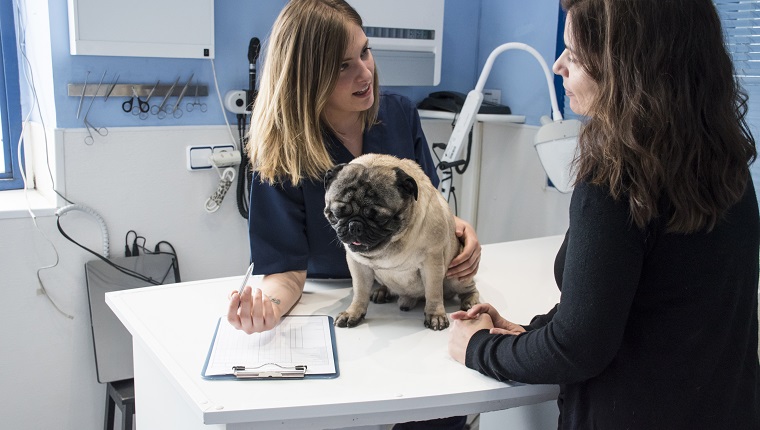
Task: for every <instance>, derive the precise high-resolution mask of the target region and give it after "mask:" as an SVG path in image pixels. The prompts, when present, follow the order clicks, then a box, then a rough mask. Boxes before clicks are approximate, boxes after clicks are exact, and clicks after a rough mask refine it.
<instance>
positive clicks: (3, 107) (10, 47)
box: [0, 1, 24, 191]
mask: <svg viewBox="0 0 760 430" xmlns="http://www.w3.org/2000/svg"><path fill="white" fill-rule="evenodd" d="M13 4H14V2H10V1H3V2H0V124H1V125H0V126H2V133H3V134H2V135H3V144H2V150H3V151H4V154H5V166H4V167H5V169H4V172H0V191H3V190H12V189H21V188H23V187H24V181H23V177H22V175H21V172H22V169H24V149H23V146H22V148H21V150H20V153H19V148H18V145H17V143H18V142H19V139H20V137H21V129H22V127H21V90H20V86H19V67H18V66H19V59H18V48H17V44H16V24H15V19H14V6H13ZM19 159H20V160H21V167H20V168H19Z"/></svg>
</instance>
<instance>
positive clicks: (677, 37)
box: [562, 0, 757, 233]
mask: <svg viewBox="0 0 760 430" xmlns="http://www.w3.org/2000/svg"><path fill="white" fill-rule="evenodd" d="M562 7H563V8H564V9H565V10H566V11H567V12H568V16H567V25H569V26H570V27H569V30H570V33H569V35H570V38H571V43H572V44H573V50H574V51H573V53H574V55H575V57H576V59H577V61H578V62H579V63H580V64H581V66H582V67H583V68H584V69H585V71H586V72H587V73H588V74H589V76H590V77H591V78H592V79H593V80H594V81H596V82H597V84H598V91H597V93H596V96H595V98H594V100H593V103H592V104H591V108H590V110H591V111H590V112H589V116H590V118H589V120H588V122H587V123H586V124H585V126H584V127H583V129H582V132H581V136H580V139H579V155H578V158H577V160H576V166H575V167H576V169H577V173H578V180H588V181H590V182H591V183H595V184H601V185H605V186H608V187H609V189H610V192H611V194H612V196H613V197H615V198H616V199H617V198H626V199H627V200H628V204H629V207H630V211H631V214H632V218H633V221H634V222H635V224H636V225H637V226H638V227H640V228H644V227H645V226H646V225H647V224H648V223H649V222H650V221H652V220H653V219H655V218H657V217H660V216H666V217H668V218H667V225H668V231H671V232H676V233H691V232H696V231H700V230H703V229H704V230H707V231H709V230H711V229H712V228H713V227H714V226H715V225H716V223H717V222H718V221H719V220H720V219H721V218H722V217H723V216H724V215H725V213H726V212H727V210H728V209H729V208H730V207H731V206H732V205H733V204H735V203H736V202H738V201H739V199H741V197H742V195H743V193H744V190H745V187H746V186H747V183H748V180H749V167H748V165H749V163H751V162H752V161H754V159H755V157H756V155H757V152H756V149H755V141H754V138H753V136H752V134H751V133H750V131H749V128H748V126H747V123H746V121H745V115H746V112H747V96H746V94H745V93H744V92H743V90H742V89H741V87H740V86H739V84H738V82H737V81H736V79H735V77H734V68H733V63H732V61H731V58H730V55H729V54H728V52H727V51H726V47H725V44H724V39H723V31H722V29H721V23H720V19H719V17H718V14H717V11H716V10H715V6H714V5H713V3H712V1H711V0H562ZM663 202H666V204H665V205H662V203H663ZM661 210H665V211H667V213H660V211H661Z"/></svg>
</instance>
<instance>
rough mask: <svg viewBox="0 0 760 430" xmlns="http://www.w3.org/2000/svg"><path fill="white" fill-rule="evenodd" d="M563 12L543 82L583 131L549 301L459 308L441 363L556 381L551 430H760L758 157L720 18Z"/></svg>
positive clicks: (661, 7)
mask: <svg viewBox="0 0 760 430" xmlns="http://www.w3.org/2000/svg"><path fill="white" fill-rule="evenodd" d="M562 6H563V7H564V8H565V10H567V23H566V27H565V35H564V38H565V44H566V47H567V48H566V49H565V51H564V52H563V53H562V55H561V56H560V57H559V59H558V60H557V62H556V63H555V64H554V72H555V73H557V74H558V75H561V76H562V78H563V82H564V87H565V92H566V95H567V97H569V99H570V106H571V107H572V109H573V111H575V112H577V113H581V114H583V115H585V116H587V117H588V121H587V122H586V123H585V125H584V127H583V129H582V132H581V135H580V140H579V155H578V158H577V160H576V167H577V172H578V178H579V179H578V181H577V183H576V186H575V191H574V194H573V196H572V202H571V204H570V228H569V229H568V231H567V234H566V236H565V241H564V243H563V244H562V246H561V248H560V250H559V253H558V254H557V257H556V262H555V277H556V280H557V284H558V285H559V287H560V288H561V290H562V296H561V299H560V303H559V305H558V306H557V307H555V308H554V309H552V310H551V311H550V312H549V313H548V314H547V315H542V316H538V317H536V318H534V319H533V321H532V322H531V324H530V325H527V326H519V325H517V324H513V323H511V322H509V321H507V320H506V319H504V318H502V317H501V316H499V313H498V312H497V311H496V310H495V309H493V308H491V307H490V306H488V305H478V306H476V307H475V308H473V309H472V310H471V312H468V313H465V312H457V313H456V314H454V315H452V317H453V318H455V319H456V320H455V321H454V324H453V327H452V328H453V329H450V330H451V332H450V344H449V347H450V348H449V349H450V353H451V355H452V356H453V357H454V358H455V359H456V360H458V361H460V362H462V363H464V364H465V365H467V366H468V367H471V368H473V369H476V370H478V371H480V372H481V373H483V374H485V375H488V376H491V377H493V378H497V379H499V380H507V379H509V380H516V381H522V382H527V383H538V384H559V385H560V388H561V393H560V396H559V399H558V405H559V410H560V418H559V428H560V429H592V428H593V429H647V430H650V429H669V430H672V429H689V430H695V429H760V379H759V376H758V373H759V372H760V371H759V370H758V366H759V365H758V349H757V342H758V320H757V294H758V207H757V200H756V197H755V191H754V187H753V184H752V180H751V178H750V174H749V170H748V163H750V162H752V161H753V160H754V159H755V156H756V150H755V142H754V139H753V137H752V135H751V134H750V132H749V130H748V128H747V124H746V122H745V113H746V109H747V107H746V100H747V98H746V96H745V95H744V94H743V92H742V91H741V90H740V88H739V87H738V86H737V83H736V81H735V79H734V76H733V73H734V71H733V66H732V62H731V58H730V57H729V54H728V53H727V52H726V49H725V47H724V42H723V32H722V31H721V25H720V20H719V18H718V14H717V13H716V10H715V6H714V5H713V3H712V1H711V0H563V1H562ZM478 314H479V316H478ZM494 327H495V328H494ZM489 329H490V331H489Z"/></svg>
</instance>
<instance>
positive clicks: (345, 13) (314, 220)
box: [227, 0, 480, 428]
mask: <svg viewBox="0 0 760 430" xmlns="http://www.w3.org/2000/svg"><path fill="white" fill-rule="evenodd" d="M263 61H264V68H263V73H262V76H261V82H260V89H259V94H258V97H257V99H256V103H255V106H254V109H253V114H252V118H251V129H250V135H249V137H250V139H249V146H248V153H249V155H250V157H251V165H252V166H253V168H254V178H253V181H252V184H251V204H250V211H249V233H250V246H251V258H252V260H253V261H254V262H255V270H254V273H256V274H263V275H265V276H264V279H263V282H262V285H261V289H257V290H256V291H255V292H252V291H251V287H246V288H245V289H244V290H243V294H242V296H238V294H237V292H234V293H232V295H231V297H230V301H229V310H228V316H227V317H228V320H229V322H230V323H231V324H232V325H233V326H234V327H236V328H238V329H240V330H243V331H245V332H246V333H253V332H261V331H266V330H269V329H271V328H273V327H274V326H276V325H277V323H278V322H279V321H280V318H281V317H282V316H283V315H284V314H286V313H287V312H288V311H289V310H290V309H291V308H292V307H293V305H294V304H295V303H296V302H297V301H298V299H299V298H300V296H301V293H302V292H303V288H304V283H305V281H306V277H307V276H308V277H310V278H349V277H350V274H349V271H348V265H347V263H346V256H345V251H344V248H343V246H342V244H341V243H340V241H339V240H338V239H337V236H336V234H335V231H334V230H333V229H332V228H331V227H330V224H329V223H328V222H327V219H326V218H325V216H324V214H323V209H324V206H325V188H324V184H323V177H324V174H325V172H326V171H327V169H329V168H330V167H332V166H333V165H335V164H338V163H348V162H350V161H351V160H352V159H354V158H355V157H357V156H359V155H361V154H365V153H384V154H392V155H395V156H398V157H402V158H409V159H413V160H415V161H416V162H417V163H419V164H420V166H422V168H423V170H425V172H426V173H427V175H428V176H429V177H430V179H431V180H432V182H433V184H434V185H437V184H438V177H437V175H436V172H435V165H434V164H433V161H432V157H431V155H430V149H429V148H428V144H427V141H426V140H425V136H424V134H423V132H422V128H421V126H420V120H419V116H418V114H417V110H416V109H415V107H414V106H413V105H412V104H411V102H410V101H409V100H407V99H406V98H404V97H401V96H398V95H392V94H384V95H381V94H379V89H378V76H377V72H376V70H375V61H374V59H373V58H372V51H371V50H370V47H369V46H368V40H367V37H366V36H365V34H364V31H363V30H362V20H361V18H360V17H359V15H358V14H357V13H356V11H355V10H354V9H353V8H352V7H351V6H349V5H348V4H347V3H345V2H344V1H343V0H292V1H290V2H289V3H288V4H287V5H286V6H285V8H284V9H283V10H282V12H281V13H280V15H279V17H278V18H277V20H276V21H275V23H274V26H273V28H272V32H271V34H270V37H269V42H268V47H267V54H266V56H265V57H264V59H263ZM457 235H458V236H459V237H460V238H461V239H462V241H463V243H464V249H463V251H462V252H461V254H460V255H458V256H457V257H455V259H454V260H453V261H452V263H451V266H450V268H449V271H448V273H447V276H450V277H461V278H465V277H469V276H473V275H474V274H475V272H476V271H477V268H478V263H479V261H480V244H479V242H478V239H477V236H476V234H475V232H474V230H473V229H472V227H471V226H470V225H469V224H467V223H466V222H464V221H462V220H459V219H457ZM238 305H239V307H238ZM442 421H443V422H441V423H438V424H441V426H440V427H435V426H434V425H433V423H428V424H429V425H427V428H461V427H462V425H463V423H464V417H455V419H453V420H442ZM452 421H453V423H452Z"/></svg>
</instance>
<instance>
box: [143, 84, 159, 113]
mask: <svg viewBox="0 0 760 430" xmlns="http://www.w3.org/2000/svg"><path fill="white" fill-rule="evenodd" d="M159 83H161V81H160V80H158V81H156V85H153V89H152V90H150V92H149V93H148V97H146V98H145V110H142V109H140V119H147V118H148V112H149V110H150V104H148V102H149V101H150V98H151V97H153V92H154V91H156V88H157V87H158V84H159Z"/></svg>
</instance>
